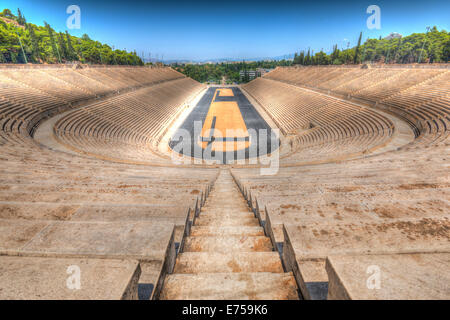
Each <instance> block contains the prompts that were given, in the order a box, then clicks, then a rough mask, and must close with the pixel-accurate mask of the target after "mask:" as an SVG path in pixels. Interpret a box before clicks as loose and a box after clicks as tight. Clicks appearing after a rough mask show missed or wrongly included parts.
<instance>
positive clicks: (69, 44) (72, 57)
mask: <svg viewBox="0 0 450 320" xmlns="http://www.w3.org/2000/svg"><path fill="white" fill-rule="evenodd" d="M66 39H67V54H68V58H69V59H70V60H78V57H77V55H76V53H75V49H74V48H73V46H72V40H71V39H70V34H69V33H68V32H67V30H66Z"/></svg>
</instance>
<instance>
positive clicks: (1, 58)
mask: <svg viewBox="0 0 450 320" xmlns="http://www.w3.org/2000/svg"><path fill="white" fill-rule="evenodd" d="M6 62H7V61H6V59H5V56H4V55H3V53H2V52H0V63H6Z"/></svg>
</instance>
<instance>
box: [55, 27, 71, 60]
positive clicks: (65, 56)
mask: <svg viewBox="0 0 450 320" xmlns="http://www.w3.org/2000/svg"><path fill="white" fill-rule="evenodd" d="M58 46H59V53H60V55H61V58H63V59H68V58H69V56H68V52H67V46H66V42H65V41H64V36H63V34H62V33H61V32H60V33H58Z"/></svg>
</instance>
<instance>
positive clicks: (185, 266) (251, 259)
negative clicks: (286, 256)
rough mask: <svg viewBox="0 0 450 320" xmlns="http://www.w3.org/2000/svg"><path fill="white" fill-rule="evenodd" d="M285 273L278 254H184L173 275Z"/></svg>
mask: <svg viewBox="0 0 450 320" xmlns="http://www.w3.org/2000/svg"><path fill="white" fill-rule="evenodd" d="M226 272H228V273H235V272H275V273H283V272H284V270H283V266H282V265H281V260H280V255H279V254H278V252H275V251H272V252H233V253H215V252H184V253H181V254H180V255H179V256H178V258H177V262H176V265H175V270H174V271H173V273H191V274H193V273H226Z"/></svg>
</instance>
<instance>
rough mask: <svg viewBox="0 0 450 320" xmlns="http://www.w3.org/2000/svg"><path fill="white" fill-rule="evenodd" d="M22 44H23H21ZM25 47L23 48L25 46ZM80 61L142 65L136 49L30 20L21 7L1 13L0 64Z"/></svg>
mask: <svg viewBox="0 0 450 320" xmlns="http://www.w3.org/2000/svg"><path fill="white" fill-rule="evenodd" d="M21 45H22V46H21ZM22 47H23V49H22ZM71 61H80V62H81V63H90V64H118V65H143V62H142V60H141V59H140V58H139V57H138V56H137V55H136V52H126V51H123V50H113V49H112V48H111V47H110V46H108V45H107V44H102V43H100V42H99V41H95V40H91V39H90V38H89V36H88V35H86V34H85V35H83V36H82V37H81V38H78V37H74V36H72V35H70V34H69V33H68V32H67V31H66V32H65V33H62V32H56V31H55V30H54V29H53V28H52V27H51V26H50V25H48V24H47V23H46V22H44V26H36V25H34V24H32V23H27V22H26V19H25V17H24V16H23V15H22V13H21V12H20V10H18V13H17V15H14V14H13V13H12V12H11V11H10V10H9V9H5V10H3V11H2V12H0V63H26V62H28V63H65V62H71Z"/></svg>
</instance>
